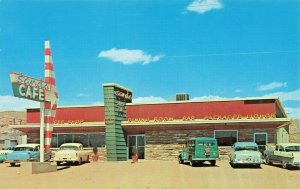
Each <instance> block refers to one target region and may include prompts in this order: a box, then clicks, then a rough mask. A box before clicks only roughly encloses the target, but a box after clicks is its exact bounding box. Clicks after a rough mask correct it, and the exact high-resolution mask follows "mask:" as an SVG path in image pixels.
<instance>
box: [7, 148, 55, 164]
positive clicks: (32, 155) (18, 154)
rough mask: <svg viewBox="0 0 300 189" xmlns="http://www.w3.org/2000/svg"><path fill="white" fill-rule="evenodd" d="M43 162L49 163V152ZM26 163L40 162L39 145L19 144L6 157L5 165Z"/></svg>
mask: <svg viewBox="0 0 300 189" xmlns="http://www.w3.org/2000/svg"><path fill="white" fill-rule="evenodd" d="M44 159H45V161H50V159H51V152H48V153H45V155H44ZM26 161H35V162H38V161H40V145H39V144H20V145H17V146H16V147H15V150H14V151H13V152H12V153H9V154H7V155H6V160H5V163H10V165H11V166H15V165H16V164H17V163H21V162H26Z"/></svg>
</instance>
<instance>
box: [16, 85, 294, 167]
mask: <svg viewBox="0 0 300 189" xmlns="http://www.w3.org/2000/svg"><path fill="white" fill-rule="evenodd" d="M103 91H104V104H100V105H87V106H82V105H80V106H76V105H74V106H60V107H57V110H56V118H55V123H54V128H53V136H52V142H51V148H52V149H53V150H55V149H57V148H59V146H60V145H61V144H63V143H66V142H79V143H82V144H83V146H84V147H85V148H86V149H92V148H93V147H95V146H97V147H98V148H99V151H100V155H101V158H102V159H103V160H109V161H119V160H127V159H131V152H132V150H133V149H134V148H135V149H136V150H137V152H138V155H139V159H147V160H175V159H176V157H177V155H178V151H179V150H181V149H182V147H183V145H184V144H185V142H186V140H187V139H189V138H192V137H214V138H216V139H217V140H218V144H219V148H220V152H221V154H226V153H227V152H228V149H229V148H230V146H231V145H232V144H233V143H234V142H236V141H254V142H256V143H257V144H258V145H259V147H260V148H261V149H264V148H265V147H266V146H268V145H271V144H275V143H277V142H287V141H288V125H289V124H290V121H291V120H290V119H289V118H288V117H287V115H286V113H285V111H284V108H283V106H282V104H281V102H280V100H279V98H277V97H261V98H260V97H258V98H240V99H221V100H220V99H218V100H206V101H192V100H189V96H188V95H187V94H181V95H177V98H176V99H177V100H175V101H168V102H159V103H157V102H152V103H132V102H131V99H132V91H131V90H130V89H127V88H125V87H122V86H120V85H117V84H113V83H108V84H103ZM26 117H27V123H26V125H11V126H10V127H11V128H14V129H17V130H19V131H22V132H24V133H25V134H26V136H27V143H39V126H40V109H39V108H27V109H26Z"/></svg>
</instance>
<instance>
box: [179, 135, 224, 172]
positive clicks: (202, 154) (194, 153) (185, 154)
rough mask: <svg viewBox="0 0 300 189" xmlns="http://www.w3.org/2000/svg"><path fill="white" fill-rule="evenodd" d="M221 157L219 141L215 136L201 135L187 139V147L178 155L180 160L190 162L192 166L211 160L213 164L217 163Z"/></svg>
mask: <svg viewBox="0 0 300 189" xmlns="http://www.w3.org/2000/svg"><path fill="white" fill-rule="evenodd" d="M217 158H219V149H218V142H217V140H216V139H214V138H209V137H199V138H192V139H189V140H187V142H186V145H185V147H184V148H183V149H182V151H181V152H180V154H179V156H178V162H179V163H180V164H183V163H185V162H189V164H190V165H191V166H193V167H194V166H196V165H197V164H199V163H200V164H202V163H203V162H205V161H209V162H210V164H211V165H212V166H215V165H216V159H217Z"/></svg>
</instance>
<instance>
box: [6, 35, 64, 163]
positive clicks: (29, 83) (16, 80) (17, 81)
mask: <svg viewBox="0 0 300 189" xmlns="http://www.w3.org/2000/svg"><path fill="white" fill-rule="evenodd" d="M9 75H10V80H11V84H12V89H13V93H14V96H16V97H19V98H25V99H28V100H34V101H39V102H40V162H44V161H45V158H44V154H45V152H50V144H51V139H52V130H53V122H54V118H55V114H56V103H57V100H58V93H57V91H56V82H55V76H54V66H53V63H52V56H51V50H50V42H49V41H45V81H43V80H42V79H35V78H32V77H29V76H25V75H23V74H22V73H14V72H12V73H10V74H9ZM45 123H46V124H45ZM45 125H46V126H45Z"/></svg>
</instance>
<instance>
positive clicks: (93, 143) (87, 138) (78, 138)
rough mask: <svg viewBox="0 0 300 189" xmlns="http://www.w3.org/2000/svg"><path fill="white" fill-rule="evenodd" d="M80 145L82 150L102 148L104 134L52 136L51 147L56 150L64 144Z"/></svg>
mask: <svg viewBox="0 0 300 189" xmlns="http://www.w3.org/2000/svg"><path fill="white" fill-rule="evenodd" d="M73 142H74V143H80V144H82V145H83V147H84V148H92V147H104V146H105V134H104V133H85V134H72V133H68V134H53V135H52V141H51V147H52V148H58V147H60V146H61V145H62V144H64V143H73Z"/></svg>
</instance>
